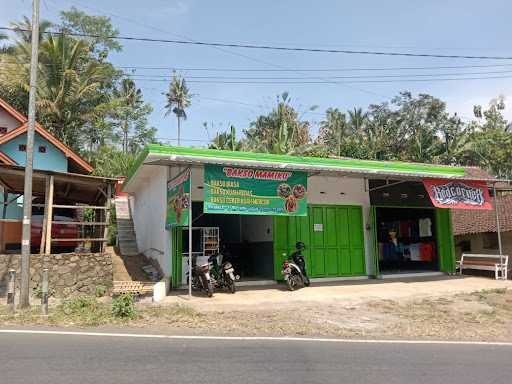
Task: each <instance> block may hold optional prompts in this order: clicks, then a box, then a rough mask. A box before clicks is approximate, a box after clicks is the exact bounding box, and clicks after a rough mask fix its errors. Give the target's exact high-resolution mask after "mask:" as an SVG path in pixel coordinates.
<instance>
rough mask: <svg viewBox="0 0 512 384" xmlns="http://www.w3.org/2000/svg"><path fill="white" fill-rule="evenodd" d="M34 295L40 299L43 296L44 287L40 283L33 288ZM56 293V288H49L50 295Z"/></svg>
mask: <svg viewBox="0 0 512 384" xmlns="http://www.w3.org/2000/svg"><path fill="white" fill-rule="evenodd" d="M32 295H34V297H37V298H38V299H40V298H41V297H43V289H42V288H41V287H40V286H39V285H38V286H37V287H34V288H32ZM54 295H55V289H53V288H48V297H53V296H54Z"/></svg>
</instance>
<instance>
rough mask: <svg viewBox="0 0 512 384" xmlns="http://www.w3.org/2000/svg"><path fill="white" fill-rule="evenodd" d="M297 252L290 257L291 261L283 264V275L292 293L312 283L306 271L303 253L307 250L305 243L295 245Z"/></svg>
mask: <svg viewBox="0 0 512 384" xmlns="http://www.w3.org/2000/svg"><path fill="white" fill-rule="evenodd" d="M295 248H296V251H295V252H294V253H292V254H291V255H290V257H289V259H291V260H285V261H284V262H283V269H282V271H281V274H282V275H283V277H284V280H285V281H286V284H287V285H288V289H289V290H290V291H294V290H295V289H296V288H298V287H299V286H303V287H309V285H310V284H311V282H310V281H309V277H308V274H307V271H306V260H305V259H304V255H302V251H303V250H304V249H305V248H306V246H305V245H304V243H303V242H301V241H299V242H297V244H296V245H295Z"/></svg>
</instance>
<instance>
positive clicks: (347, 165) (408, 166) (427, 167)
mask: <svg viewBox="0 0 512 384" xmlns="http://www.w3.org/2000/svg"><path fill="white" fill-rule="evenodd" d="M145 149H146V150H148V152H149V153H154V154H161V155H186V156H201V157H208V158H216V157H218V158H220V159H224V160H248V161H259V162H267V163H289V164H294V165H308V166H312V165H313V166H314V165H317V166H325V167H338V168H340V169H357V170H369V171H386V172H401V173H413V174H414V173H424V174H432V175H443V176H464V174H465V171H464V168H463V167H453V166H446V165H435V164H422V163H407V162H403V161H378V160H359V159H332V158H320V157H304V156H290V155H274V154H270V153H256V152H240V151H225V150H217V149H206V148H190V147H175V146H169V145H160V144H149V145H148V146H147V147H146V148H145ZM136 165H138V164H136Z"/></svg>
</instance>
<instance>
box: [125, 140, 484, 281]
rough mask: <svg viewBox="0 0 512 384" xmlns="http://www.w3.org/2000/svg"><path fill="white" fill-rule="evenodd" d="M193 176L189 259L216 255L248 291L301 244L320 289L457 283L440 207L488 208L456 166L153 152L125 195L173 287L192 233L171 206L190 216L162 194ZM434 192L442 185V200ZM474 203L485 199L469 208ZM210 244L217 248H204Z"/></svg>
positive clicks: (272, 276) (140, 239) (446, 212)
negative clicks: (446, 276) (406, 278)
mask: <svg viewBox="0 0 512 384" xmlns="http://www.w3.org/2000/svg"><path fill="white" fill-rule="evenodd" d="M188 169H190V175H191V176H190V177H191V178H190V190H191V195H192V227H193V230H192V233H193V236H192V238H193V245H192V252H193V253H194V254H197V255H199V256H200V255H201V254H202V255H205V254H207V253H208V252H215V248H216V247H218V248H220V251H221V252H223V253H225V254H227V255H229V257H230V258H232V260H233V264H234V265H235V269H236V270H237V273H238V274H240V275H241V281H240V283H241V284H248V285H249V284H255V285H256V284H264V283H274V282H275V281H276V280H280V278H281V274H280V271H281V264H282V261H283V260H284V259H285V258H286V257H287V256H288V255H289V254H290V253H291V252H292V251H293V249H294V246H295V243H296V242H297V241H302V242H304V243H305V244H306V251H305V256H306V260H307V266H308V272H309V274H310V275H311V277H312V278H313V279H317V278H318V279H323V280H325V281H329V280H343V279H367V278H372V277H388V276H392V277H396V276H401V275H404V274H409V275H410V274H418V273H421V274H430V275H432V274H441V273H452V272H454V270H455V255H454V243H453V235H452V225H451V215H450V209H447V208H439V206H447V207H450V206H457V207H459V208H461V207H465V206H467V207H469V208H475V207H476V208H483V205H482V207H479V206H475V204H480V203H481V204H487V200H488V190H487V184H489V183H492V182H493V180H488V179H487V180H486V179H484V180H482V179H475V178H474V177H471V175H468V174H467V172H466V170H465V169H464V168H460V167H451V166H439V165H430V164H418V163H405V162H389V161H366V160H355V159H333V158H311V157H295V156H283V155H272V154H261V153H248V152H231V151H218V150H211V149H199V148H185V147H171V146H162V145H150V146H148V147H147V148H146V149H145V151H144V152H143V153H142V154H141V156H140V157H139V159H138V162H137V164H136V166H135V167H134V169H133V170H132V173H131V175H130V176H129V177H128V178H127V179H126V181H125V183H124V186H123V190H124V191H125V192H127V193H129V194H130V206H131V211H132V216H133V220H134V226H135V231H136V237H137V246H138V249H139V251H140V252H142V253H144V254H146V256H148V257H150V258H153V259H155V260H156V261H157V262H158V264H159V265H160V267H161V269H162V271H163V272H164V274H165V275H166V277H168V280H169V281H170V282H171V285H172V287H174V288H178V287H180V286H181V285H183V283H185V277H184V276H185V270H186V264H187V260H188V259H187V257H188V227H187V226H176V225H169V223H168V222H167V221H168V217H167V211H168V209H169V204H171V205H172V204H174V205H173V207H174V208H176V207H178V208H177V209H178V210H180V213H179V215H181V211H182V210H183V209H185V207H184V206H183V205H182V206H180V205H179V204H181V203H179V204H176V201H177V200H176V199H169V197H168V194H167V183H168V182H169V180H172V179H174V178H175V177H176V176H178V175H179V174H180V173H182V172H183V171H184V170H188ZM290 180H295V181H293V182H291V181H290ZM297 180H298V181H297ZM428 182H430V183H434V184H435V185H437V189H436V191H437V192H436V193H438V195H436V196H437V198H438V200H439V201H434V200H433V199H434V197H435V196H434V195H433V192H432V191H430V190H428V189H429V188H427V186H428V185H430V184H427V183H428ZM297 185H298V186H297ZM276 186H277V188H276ZM187 188H188V186H187ZM478 188H480V189H478ZM433 190H434V189H433ZM444 191H448V192H447V193H449V192H450V191H452V192H453V193H456V192H457V193H459V195H457V196H455V195H450V196H448V198H447V196H446V195H444V193H445V192H444ZM475 191H476V192H475ZM473 192H474V193H473ZM185 193H188V190H187V191H185ZM270 195H272V196H270ZM475 196H477V197H478V196H480V197H482V196H483V198H484V200H483V201H481V202H478V201H477V202H473V201H466V200H467V199H471V198H473V197H475ZM446 198H447V199H446ZM485 198H487V200H485ZM443 199H444V200H443ZM457 199H458V200H457ZM171 200H172V201H171ZM180 201H181V200H180ZM434 203H435V205H434ZM443 204H444V205H443ZM471 204H473V206H472V205H471ZM180 218H181V217H180ZM171 224H172V223H171ZM208 231H210V232H208ZM205 234H206V235H205ZM210 235H211V236H213V237H218V239H219V241H220V245H219V244H216V245H215V241H214V240H215V239H213V240H212V239H210V238H208V239H207V240H205V239H206V237H205V236H210ZM210 240H211V241H212V244H214V246H213V248H212V249H210V250H209V249H208V244H207V243H208V241H210Z"/></svg>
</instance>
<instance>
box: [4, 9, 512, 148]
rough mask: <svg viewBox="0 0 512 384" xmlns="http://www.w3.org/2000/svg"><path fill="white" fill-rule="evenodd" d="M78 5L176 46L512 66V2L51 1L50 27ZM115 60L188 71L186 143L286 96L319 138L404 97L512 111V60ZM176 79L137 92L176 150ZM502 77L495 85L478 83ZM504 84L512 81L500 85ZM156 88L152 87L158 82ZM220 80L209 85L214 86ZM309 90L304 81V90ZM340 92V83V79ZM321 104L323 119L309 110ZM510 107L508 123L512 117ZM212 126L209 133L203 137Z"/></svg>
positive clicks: (240, 56)
mask: <svg viewBox="0 0 512 384" xmlns="http://www.w3.org/2000/svg"><path fill="white" fill-rule="evenodd" d="M71 6H76V7H77V8H79V9H82V10H84V11H86V12H88V13H91V14H103V15H107V16H110V17H111V19H112V22H113V24H114V25H115V26H116V27H117V28H118V29H119V30H120V33H121V34H122V35H129V36H144V37H153V38H167V39H194V40H205V41H218V42H243V43H254V44H273V45H286V46H296V47H298V46H301V47H320V48H346V49H354V50H364V49H372V50H380V51H404V52H414V53H427V52H432V53H439V54H451V53H453V54H470V55H492V56H496V55H508V56H512V48H510V40H511V29H510V14H511V11H512V3H511V2H510V1H506V0H500V1H488V2H485V3H482V2H481V1H473V0H465V1H462V0H460V1H455V0H451V1H446V0H444V1H443V0H429V1H421V2H420V1H415V0H412V1H411V0H409V1H387V2H383V1H377V0H374V1H369V0H358V1H348V0H347V1H334V0H331V1H320V0H317V1H300V0H295V1H292V0H286V1H278V0H274V1H267V0H258V1H251V2H249V1H222V0H217V1H206V0H203V1H200V0H147V1H134V0H124V1H123V0H108V1H106V0H103V1H99V0H77V1H75V0H73V1H66V0H41V14H42V18H46V19H50V20H56V19H57V15H58V12H59V11H60V10H63V9H68V8H69V7H71ZM30 14H31V1H29V0H18V1H12V0H0V25H7V23H8V22H9V21H11V20H16V19H19V18H20V17H21V16H22V15H30ZM123 45H124V48H123V51H122V52H121V53H118V54H114V55H113V56H112V58H111V59H112V61H113V62H114V63H115V64H117V65H120V66H139V67H169V68H187V70H184V71H183V72H182V73H183V74H184V76H185V77H186V78H188V79H189V86H190V89H191V92H192V93H193V94H194V98H193V105H192V107H191V108H190V110H189V111H188V115H189V118H188V120H187V121H186V122H185V123H184V125H183V134H182V137H183V138H184V139H186V140H184V144H187V145H206V141H207V140H208V135H209V136H210V137H213V136H214V135H215V133H216V132H218V131H224V130H226V129H227V128H228V126H229V125H230V124H234V125H235V126H236V127H237V129H238V130H239V131H241V130H242V129H243V128H246V127H247V126H248V125H249V124H250V122H251V121H253V120H254V118H255V117H256V116H257V115H259V114H262V113H266V112H268V111H269V110H270V109H271V108H272V106H273V105H274V104H275V98H276V95H278V94H281V93H282V92H285V91H287V92H289V94H290V96H291V97H292V100H293V104H294V105H295V106H296V107H297V109H299V110H300V111H301V112H304V114H303V117H304V118H305V119H308V120H310V121H311V122H312V124H313V133H315V132H316V131H317V123H318V122H319V121H321V119H322V114H321V113H322V112H324V111H325V109H327V108H328V107H338V108H340V109H351V108H353V107H363V108H364V107H366V106H368V104H370V103H379V102H382V101H385V100H389V99H390V98H391V97H393V96H394V95H396V94H397V93H398V92H400V91H401V90H410V91H412V92H413V93H420V92H423V93H429V94H432V95H434V96H437V97H439V98H441V99H443V100H444V101H446V102H447V105H448V109H449V110H450V111H452V112H458V113H459V115H461V116H463V117H464V118H466V119H467V118H471V116H472V106H473V105H474V104H483V105H486V104H487V103H488V102H489V100H490V99H491V98H493V97H496V96H498V95H500V94H502V95H504V96H505V97H507V101H508V103H512V92H511V90H510V88H511V85H512V61H496V60H461V59H456V60H455V59H439V58H405V57H381V56H364V55H344V54H325V53H323V54H322V53H283V52H271V51H261V50H247V49H234V48H229V49H227V48H226V49H224V48H223V49H218V48H210V47H197V46H176V45H171V44H163V43H140V42H123ZM509 63H510V64H511V65H510V66H509V67H493V68H466V69H439V70H418V69H417V70H408V71H406V70H401V71H400V70H394V71H387V72H385V74H387V75H390V74H398V75H400V74H406V73H408V74H430V73H440V74H451V73H465V72H467V73H475V72H476V73H481V72H490V71H507V70H509V69H510V70H511V72H510V73H509V74H510V76H511V78H500V79H487V80H464V81H446V82H431V81H428V82H394V83H358V84H339V83H334V84H333V83H332V82H331V83H320V84H218V83H213V84H212V83H195V82H193V81H204V80H205V79H197V78H195V79H194V78H193V77H197V76H213V75H215V76H221V77H222V76H224V77H225V76H228V77H259V76H260V77H295V78H304V77H315V76H316V77H319V76H320V77H322V78H324V77H323V76H333V75H335V76H358V75H373V76H374V75H380V74H384V72H364V71H350V72H336V73H334V72H329V73H323V72H322V73H321V74H318V73H315V72H312V73H311V72H304V70H305V69H344V68H385V67H418V66H420V67H428V66H446V65H450V66H453V65H455V66H458V65H482V64H509ZM191 68H217V69H226V68H230V69H267V70H269V69H273V70H275V69H292V70H294V71H291V72H289V73H279V72H277V73H275V72H274V73H273V72H261V73H253V72H249V73H247V72H245V73H244V72H203V71H194V70H190V69H191ZM170 74H171V69H169V70H150V69H137V70H136V71H135V73H134V75H135V77H137V78H138V80H137V85H138V86H139V87H140V88H141V89H142V90H143V93H144V96H145V99H146V100H147V101H148V102H150V103H151V104H152V105H153V107H154V112H153V114H152V116H151V119H150V123H151V124H152V125H153V126H155V127H156V128H157V129H158V137H161V138H166V139H170V140H171V141H170V142H171V143H172V142H173V141H172V139H175V138H176V136H177V134H176V121H175V119H174V118H172V117H171V116H169V117H164V113H165V111H164V105H165V99H164V96H163V95H162V92H164V91H165V90H166V88H167V83H166V82H165V81H161V80H162V79H164V77H165V76H170ZM474 76H493V75H492V74H484V75H471V76H468V77H474ZM498 76H507V74H499V75H498ZM151 79H152V80H157V81H150V80H151ZM206 80H208V81H211V79H206ZM299 81H301V80H299ZM339 81H341V80H339ZM312 105H317V106H318V109H316V110H315V111H314V112H313V113H312V112H308V108H309V107H310V106H312ZM511 110H512V104H511V106H510V107H508V108H507V110H506V112H505V114H506V116H507V117H509V118H512V113H511V112H510V111H511ZM203 122H208V126H209V129H208V132H205V129H204V128H203Z"/></svg>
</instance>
